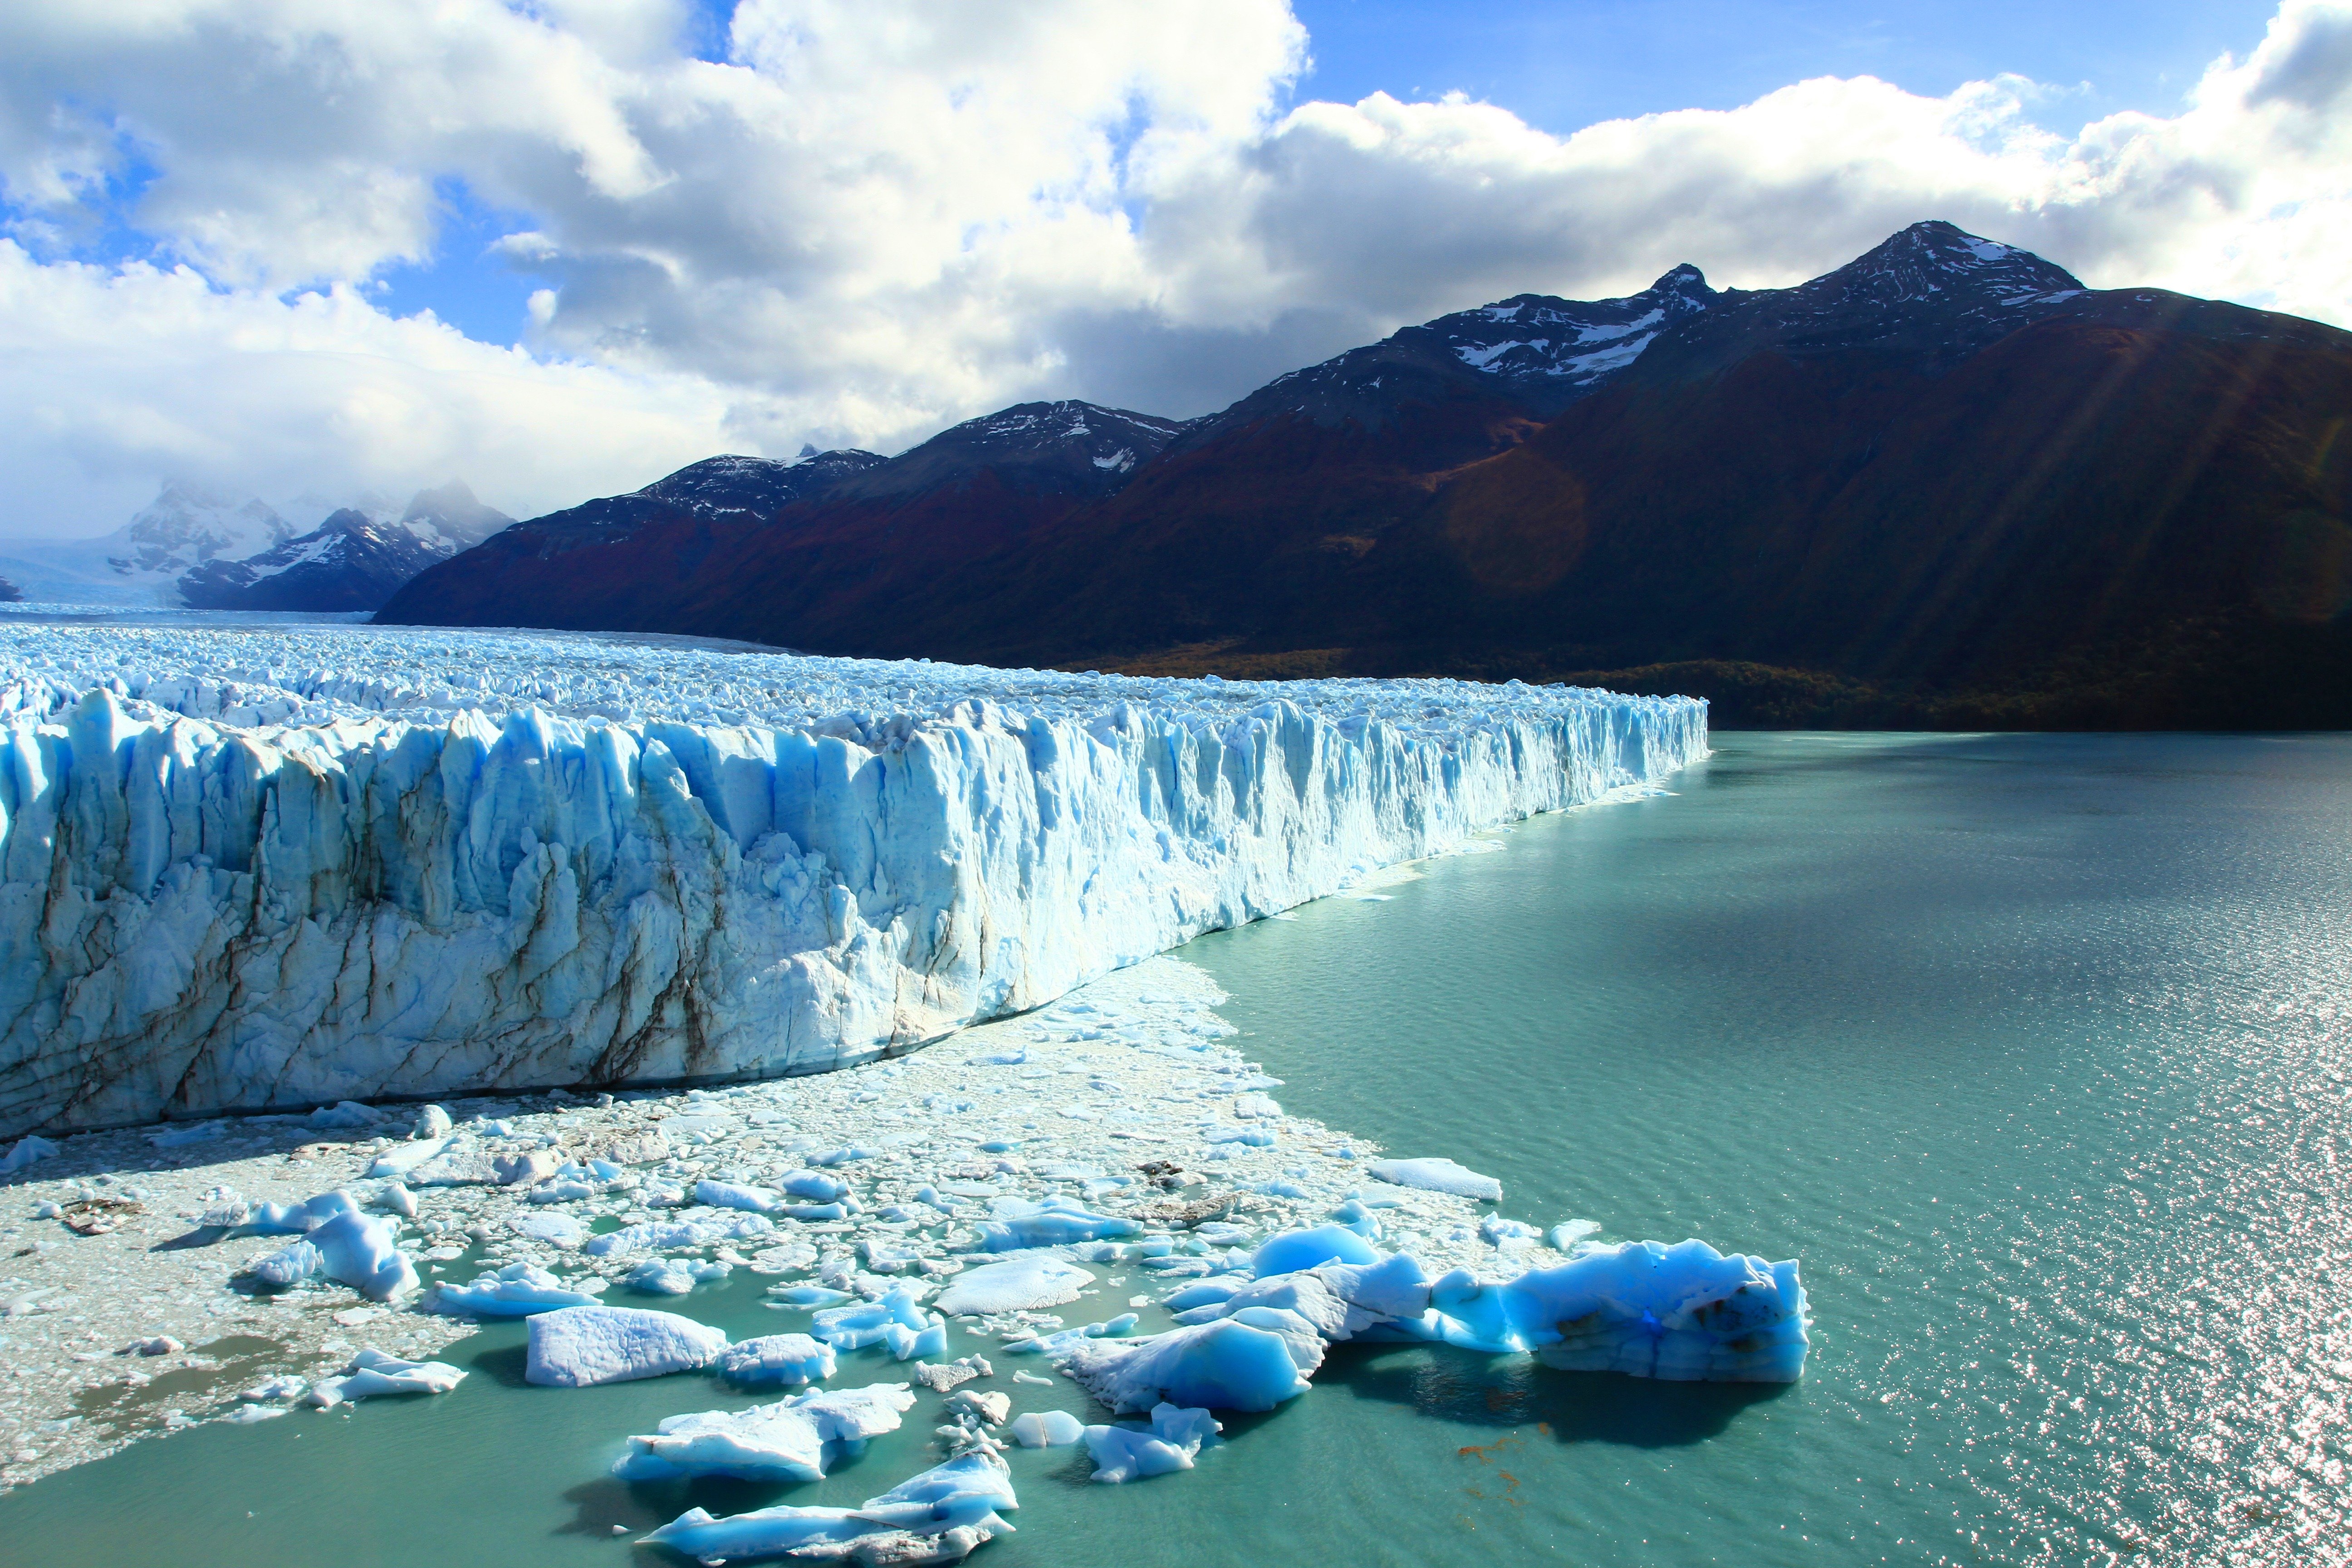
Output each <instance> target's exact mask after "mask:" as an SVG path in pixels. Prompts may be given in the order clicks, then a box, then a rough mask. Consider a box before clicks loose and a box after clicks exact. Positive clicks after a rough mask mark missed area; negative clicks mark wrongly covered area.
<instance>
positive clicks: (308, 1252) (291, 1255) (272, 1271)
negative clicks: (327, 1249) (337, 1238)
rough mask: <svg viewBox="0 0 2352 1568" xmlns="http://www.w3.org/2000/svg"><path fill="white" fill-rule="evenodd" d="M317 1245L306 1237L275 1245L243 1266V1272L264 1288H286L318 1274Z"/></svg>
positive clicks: (304, 1282) (302, 1282)
mask: <svg viewBox="0 0 2352 1568" xmlns="http://www.w3.org/2000/svg"><path fill="white" fill-rule="evenodd" d="M245 1272H246V1274H247V1277H248V1278H250V1279H254V1280H255V1281H257V1283H258V1284H259V1285H260V1286H261V1287H262V1289H266V1290H290V1289H294V1287H296V1286H297V1285H302V1284H307V1283H308V1282H310V1280H312V1279H317V1278H318V1277H319V1272H320V1258H319V1249H318V1248H317V1247H313V1246H311V1245H310V1243H309V1242H307V1241H297V1242H293V1243H290V1244H289V1245H288V1246H285V1247H279V1248H278V1250H277V1251H275V1252H273V1253H270V1254H269V1255H268V1256H267V1257H264V1258H255V1259H254V1260H253V1261H252V1262H251V1263H248V1264H247V1265H246V1266H245Z"/></svg>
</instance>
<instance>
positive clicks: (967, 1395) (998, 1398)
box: [947, 1388, 1013, 1426]
mask: <svg viewBox="0 0 2352 1568" xmlns="http://www.w3.org/2000/svg"><path fill="white" fill-rule="evenodd" d="M947 1411H948V1415H950V1416H956V1415H964V1414H966V1413H969V1414H971V1415H975V1416H977V1417H979V1419H980V1423H981V1425H982V1426H1003V1425H1004V1418H1005V1417H1006V1416H1008V1415H1012V1414H1013V1395H1011V1394H999V1393H994V1392H992V1391H988V1390H982V1389H977V1388H966V1389H962V1390H960V1391H959V1392H957V1393H954V1394H949V1395H948V1402H947Z"/></svg>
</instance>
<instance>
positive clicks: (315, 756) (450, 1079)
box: [0, 623, 1706, 1228]
mask: <svg viewBox="0 0 2352 1568" xmlns="http://www.w3.org/2000/svg"><path fill="white" fill-rule="evenodd" d="M1705 750H1706V708H1705V705H1704V704H1703V703H1699V702H1696V701H1691V700H1683V699H1671V698H1643V697H1623V696H1617V695H1613V694H1611V693H1607V692H1601V691H1591V690H1580V689H1566V688H1549V687H1546V688H1536V687H1527V686H1522V685H1517V684H1512V685H1508V686H1488V685H1476V684H1471V683H1465V682H1458V681H1451V680H1380V681H1367V680H1326V681H1305V682H1289V683H1279V684H1274V683H1265V684H1260V683H1245V682H1226V681H1220V680H1217V679H1201V680H1175V679H1129V678H1125V677H1116V676H1099V675H1072V674H1062V673H1057V672H1052V671H1027V670H1023V671H1006V670H995V669H985V668H971V667H959V666H949V665H935V664H930V663H927V662H920V661H918V662H912V663H906V662H901V663H882V662H872V661H856V660H839V659H819V658H800V657H796V656H792V655H787V654H781V653H770V652H762V651H742V650H734V649H728V648H720V647H703V646H674V645H672V644H669V643H660V644H653V643H647V642H644V641H629V640H626V639H621V638H612V637H594V636H583V635H570V636H564V635H542V634H524V633H462V632H446V633H445V632H436V631H428V630H419V629H415V628H405V627H403V628H373V627H363V626H332V627H323V626H321V627H301V628H288V627H254V626H242V627H209V626H188V625H171V626H153V627H142V626H120V625H111V626H109V625H100V626H69V625H58V624H30V623H27V624H16V625H9V626H0V1018H5V1033H0V1137H13V1136H16V1134H19V1133H22V1132H26V1131H31V1130H34V1129H47V1130H58V1129H72V1128H77V1127H96V1126H108V1125H121V1124H127V1123H132V1122H139V1121H152V1120H155V1119H157V1118H167V1117H168V1118H187V1119H194V1118H199V1117H204V1116H207V1115H211V1114H215V1113H217V1112H219V1111H221V1110H226V1109H244V1110H260V1109H269V1108H277V1107H303V1106H310V1105H325V1104H331V1103H334V1102H339V1101H342V1100H370V1099H383V1098H390V1097H398V1096H407V1095H414V1096H420V1097H421V1096H425V1095H432V1094H439V1093H444V1092H448V1091H456V1090H463V1089H520V1088H526V1087H543V1086H573V1085H591V1086H597V1085H601V1086H615V1085H621V1084H631V1083H651V1082H678V1081H695V1080H719V1079H758V1078H769V1077H775V1076H779V1075H783V1074H789V1073H800V1072H813V1071H822V1070H825V1069H828V1068H835V1067H839V1066H843V1065H846V1064H849V1063H853V1062H856V1061H860V1060H866V1059H870V1058H875V1057H877V1056H880V1055H885V1054H889V1053H893V1052H897V1051H901V1050H905V1049H908V1048H911V1047H915V1046H918V1045H920V1044H923V1043H926V1042H928V1041H930V1040H932V1039H935V1038H937V1037H940V1036H941V1035H943V1034H946V1033H947V1032H949V1031H950V1030H953V1029H955V1028H957V1027H960V1026H963V1025H966V1024H970V1023H973V1022H976V1021H980V1020H984V1019H988V1018H992V1017H996V1016H1004V1015H1008V1014H1012V1013H1016V1012H1020V1011H1024V1010H1026V1009H1029V1008H1032V1007H1035V1006H1038V1005H1043V1004H1045V1003H1046V1002H1049V1001H1051V1000H1053V999H1054V998H1055V997H1057V996H1059V995H1061V994H1064V993H1065V992H1066V991H1068V990H1070V989H1071V988H1072V987H1074V986H1076V985H1077V984H1081V983H1083V982H1085V981H1087V980H1088V979H1091V978H1093V977H1095V976H1097V975H1100V974H1103V973H1108V971H1111V970H1113V969H1117V968H1119V967H1122V966H1124V965H1127V964H1130V963H1137V962H1139V961H1140V960H1142V959H1144V958H1146V957H1149V956H1150V955H1151V954H1153V953H1156V952H1161V951H1163V950H1165V949H1168V948H1171V947H1173V946H1175V945H1177V944H1178V943H1180V942H1184V941H1186V940H1188V939H1190V938H1191V937H1192V936H1195V935H1198V934H1199V933H1201V932H1202V931H1210V930H1214V929H1218V928H1221V927H1225V926H1230V925H1234V924H1238V923H1241V922H1244V921H1250V920H1254V919H1257V918H1260V917H1262V916H1266V915H1270V914H1275V913H1277V912H1280V911H1282V910H1287V909H1288V908H1290V907H1291V906H1293V905H1295V904H1298V903H1301V902H1304V901H1306V900H1310V899H1315V898H1318V897H1321V896H1324V895H1326V894H1329V893H1332V892H1335V891H1337V890H1339V889H1343V888H1345V887H1348V886H1349V885H1350V884H1351V883H1352V882H1354V881H1355V880H1357V879H1360V878H1362V877H1363V876H1365V875H1366V874H1368V873H1369V872H1370V871H1372V870H1374V869H1377V868H1380V867H1381V866H1385V865H1389V864H1391V863H1395V862H1398V861H1403V860H1409V859H1413V858H1420V857H1423V856H1427V855H1431V854H1436V853H1441V852H1444V851H1446V850H1448V849H1450V848H1453V847H1455V846H1457V845H1459V844H1460V843H1461V842H1462V841H1463V840H1464V839H1465V837H1466V836H1468V835H1470V834H1472V833H1474V832H1475V831H1477V830H1479V829H1482V828H1485V827H1487V826H1493V825H1496V824H1499V823H1502V822H1506V821H1509V820H1512V819H1515V818H1517V817H1521V816H1527V815H1528V814H1530V813H1534V812H1539V811H1548V810H1554V809H1559V808H1562V807H1567V806H1571V805H1580V804H1584V803H1588V802H1592V801H1596V800H1599V799H1601V798H1604V797H1605V796H1607V795H1610V794H1611V793H1612V792H1616V791H1623V790H1628V789H1639V788H1644V787H1647V788H1655V787H1656V786H1657V785H1658V784H1660V783H1661V782H1662V781H1663V780H1664V779H1665V778H1666V777H1667V776H1668V775H1669V774H1670V773H1673V772H1674V771H1675V769H1677V768H1679V767H1681V766H1682V765H1684V764H1685V763H1688V762H1690V761H1692V760H1694V759H1695V758H1696V757H1699V756H1701V755H1703V754H1704V753H1705ZM1008 1228H1020V1227H1018V1226H1008ZM1029 1228H1034V1226H1030V1227H1029Z"/></svg>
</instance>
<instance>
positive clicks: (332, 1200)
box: [245, 1192, 360, 1236]
mask: <svg viewBox="0 0 2352 1568" xmlns="http://www.w3.org/2000/svg"><path fill="white" fill-rule="evenodd" d="M359 1206H360V1205H359V1204H358V1202H357V1201H356V1200H354V1199H353V1198H352V1194H349V1193H343V1192H334V1193H320V1194H319V1195H318V1196H316V1197H314V1198H307V1199H305V1200H303V1201H302V1202H301V1203H299V1204H256V1205H254V1206H253V1209H252V1212H251V1213H250V1214H248V1215H247V1216H246V1221H245V1225H246V1228H247V1229H248V1230H254V1231H258V1232H260V1233H261V1234H262V1235H264V1236H301V1235H303V1234H304V1233H306V1232H309V1231H312V1230H316V1229H317V1228H318V1227H319V1226H322V1225H324V1224H326V1223H327V1221H329V1220H330V1219H332V1218H333V1217H334V1216H335V1215H339V1214H352V1213H356V1212H357V1211H358V1209H359Z"/></svg>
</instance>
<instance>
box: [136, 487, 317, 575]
mask: <svg viewBox="0 0 2352 1568" xmlns="http://www.w3.org/2000/svg"><path fill="white" fill-rule="evenodd" d="M297 531H298V530H297V529H296V528H295V527H294V525H293V524H292V523H291V522H289V521H287V519H286V518H285V517H283V516H282V515H280V514H279V513H278V510H276V509H275V508H273V507H271V506H269V505H268V503H267V502H265V501H262V500H258V499H257V498H254V497H250V496H247V497H237V496H235V495H230V494H226V493H223V492H221V491H217V490H212V489H206V488H205V487H203V486H201V485H196V484H193V483H191V482H189V481H187V480H184V479H175V480H173V481H172V482H170V483H168V484H166V485H165V486H164V487H163V493H162V494H160V495H158V496H157V497H156V498H155V499H154V500H152V501H151V502H149V503H148V505H147V506H146V507H145V508H144V509H142V510H141V511H140V512H139V513H138V515H136V516H135V517H133V518H132V519H131V521H129V522H128V523H125V524H124V525H123V526H122V527H121V528H119V529H117V530H116V531H114V532H112V533H110V534H108V535H106V536H105V537H104V538H103V539H101V540H100V541H98V543H99V545H100V547H101V548H102V550H103V552H104V553H105V556H106V559H107V562H108V564H109V565H110V567H111V568H112V569H113V571H114V572H115V574H117V575H119V576H124V577H134V576H160V577H171V576H177V575H178V574H181V573H183V572H184V571H186V570H188V568H190V567H191V566H194V565H196V564H197V563H200V562H205V561H211V560H215V559H216V558H227V559H231V560H234V559H236V557H238V556H242V555H249V554H252V553H253V552H256V551H259V550H268V549H269V548H270V547H271V546H273V545H277V544H280V543H283V542H285V541H286V540H288V539H289V538H291V537H292V536H293V535H294V534H295V533H296V532H297Z"/></svg>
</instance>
